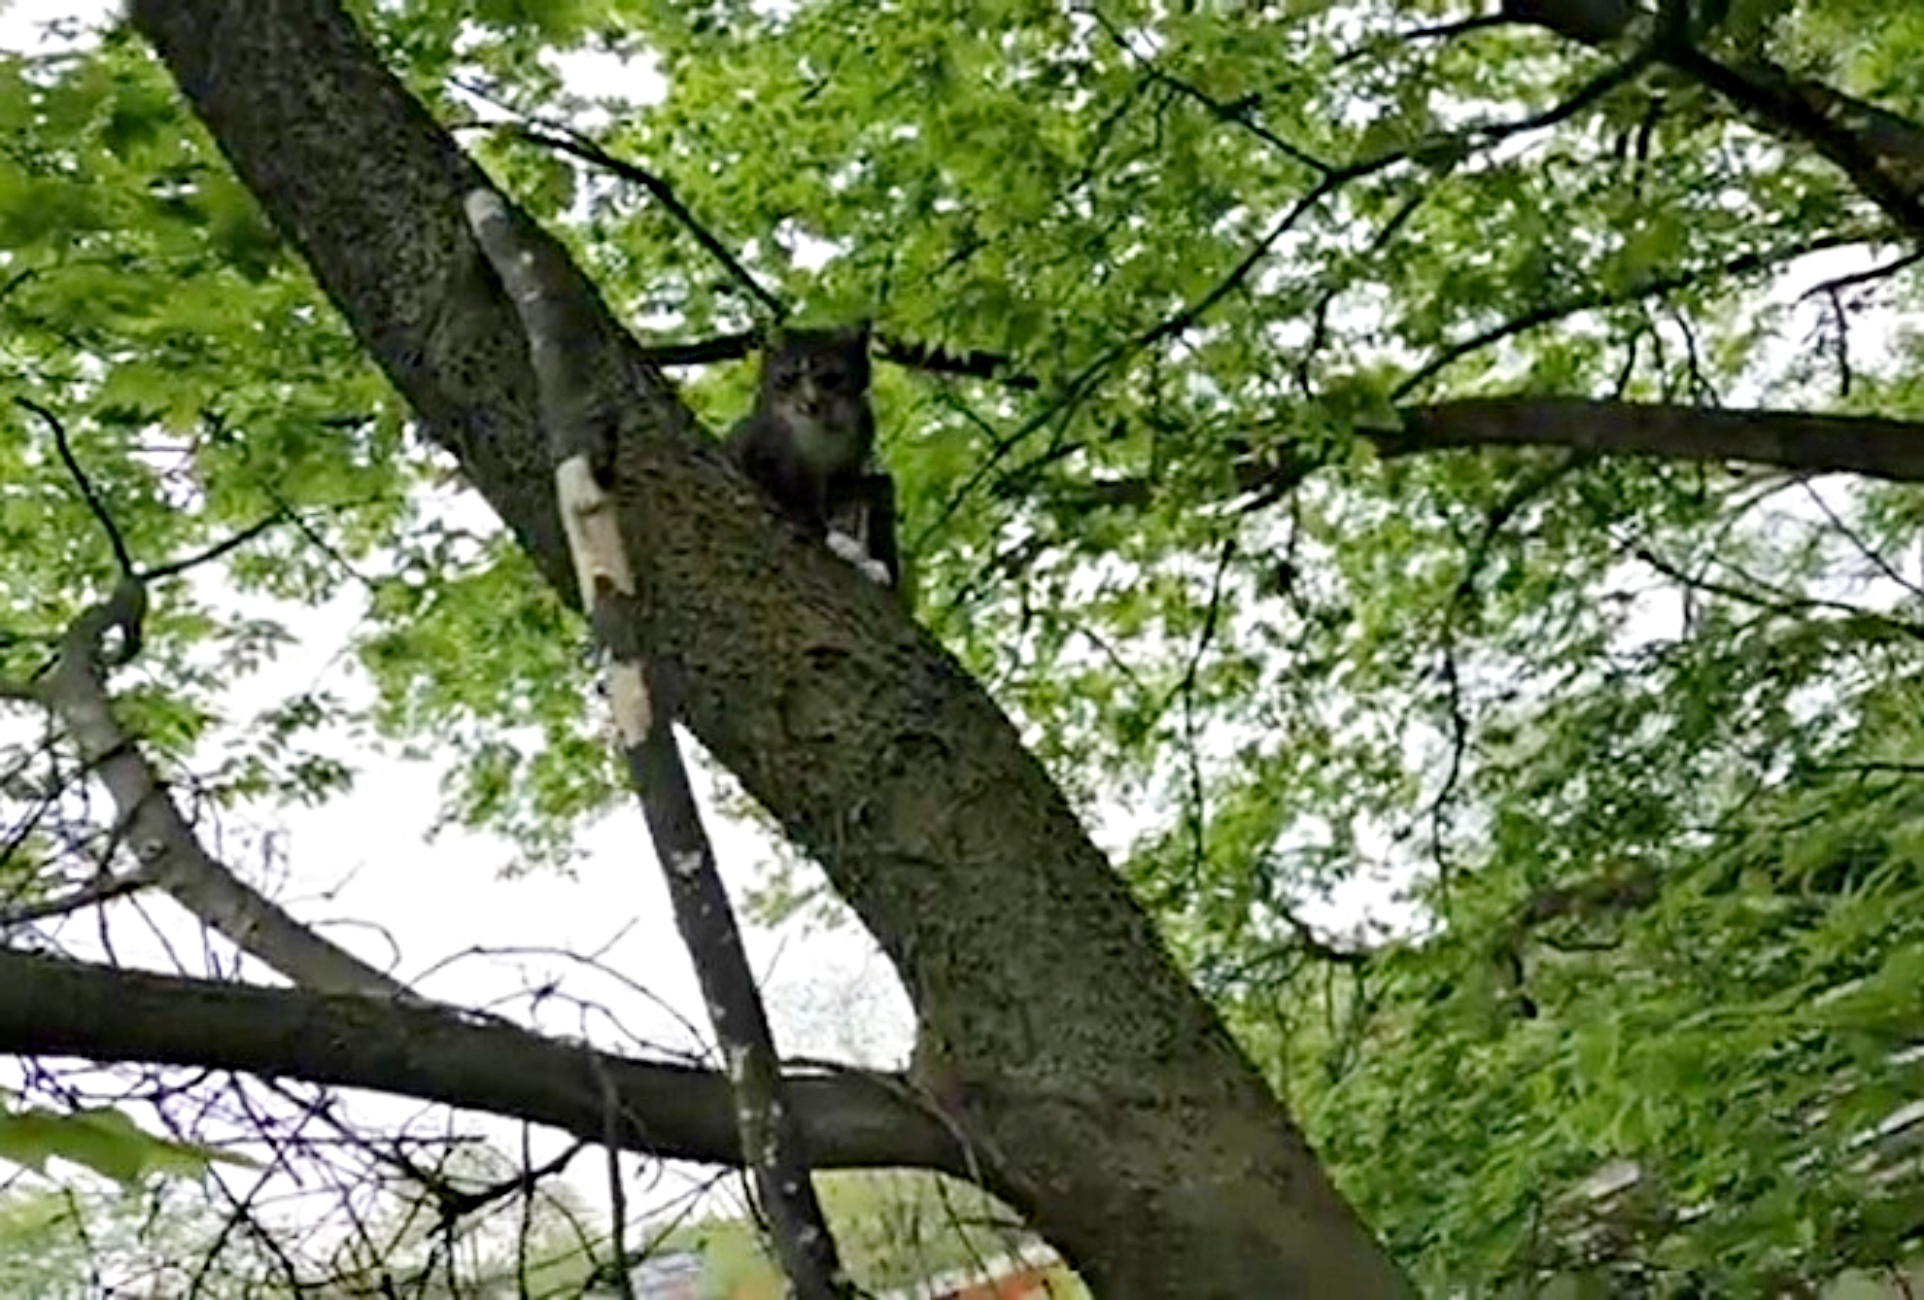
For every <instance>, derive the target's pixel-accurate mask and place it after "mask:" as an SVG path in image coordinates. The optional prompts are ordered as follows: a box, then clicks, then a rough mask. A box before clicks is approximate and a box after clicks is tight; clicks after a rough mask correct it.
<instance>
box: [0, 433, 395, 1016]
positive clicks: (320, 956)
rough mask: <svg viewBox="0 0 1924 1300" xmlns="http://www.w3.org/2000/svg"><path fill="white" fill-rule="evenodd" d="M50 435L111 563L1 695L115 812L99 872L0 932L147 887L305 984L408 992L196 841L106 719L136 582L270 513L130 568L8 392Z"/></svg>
mask: <svg viewBox="0 0 1924 1300" xmlns="http://www.w3.org/2000/svg"><path fill="white" fill-rule="evenodd" d="M14 400H15V403H16V404H17V405H18V406H20V407H21V408H22V409H24V410H26V411H29V412H31V413H32V414H33V415H34V416H35V417H36V418H38V419H39V420H40V421H41V422H42V423H43V424H45V425H46V426H47V427H48V429H49V430H51V432H52V434H53V438H54V445H55V447H56V448H57V449H58V451H59V453H60V459H61V463H62V464H64V465H65V466H66V468H67V472H68V474H69V475H71V476H72V478H73V481H74V485H75V487H76V489H77V490H78V491H79V492H80V494H81V496H82V498H83V499H84V500H85V501H86V503H87V507H88V509H89V510H91V511H92V512H93V515H94V517H95V519H97V520H98V521H99V523H100V526H101V528H102V530H103V531H104V532H105V533H106V535H107V540H108V544H109V545H110V546H111V548H112V550H113V554H114V560H115V563H116V564H117V565H118V566H119V568H120V579H119V581H118V582H117V583H116V584H115V586H114V589H113V592H112V593H111V594H110V595H109V596H108V597H107V598H106V599H105V600H102V601H100V602H98V603H97V604H94V605H91V606H89V607H88V608H87V609H85V610H83V611H82V612H81V613H80V615H79V617H77V618H75V619H74V621H73V623H72V625H71V626H70V627H68V629H67V630H66V632H65V633H63V634H62V635H61V637H60V641H59V644H58V647H57V648H56V650H55V652H54V654H53V657H52V659H51V660H50V661H49V662H48V663H47V664H46V665H44V666H43V667H42V669H41V670H40V671H39V672H38V673H36V674H34V676H33V677H32V678H31V679H30V680H28V681H12V680H7V679H4V678H0V700H15V701H20V702H24V703H32V704H38V705H40V706H42V707H43V708H45V709H47V710H48V711H50V712H51V713H53V715H54V716H55V717H57V718H58V719H59V720H60V722H61V724H62V725H63V726H64V727H65V729H66V731H67V734H68V735H69V737H70V738H71V739H72V741H73V744H74V746H75V748H76V749H77V750H78V751H79V754H80V757H81V761H82V762H84V763H85V764H86V765H87V767H88V768H90V769H91V770H92V771H93V772H94V773H95V774H96V775H97V776H98V777H99V778H100V781H101V784H103V785H104V786H106V788H107V791H108V793H109V794H110V795H111V796H112V798H113V801H114V806H115V809H116V811H117V813H118V818H117V820H116V822H115V825H114V829H113V835H112V838H111V840H110V842H109V847H108V849H107V852H106V854H105V855H103V858H102V863H101V866H102V871H103V874H102V877H101V879H100V880H98V881H96V882H95V883H93V884H91V885H88V886H86V887H84V888H82V889H79V890H77V891H75V892H73V893H71V894H69V895H67V896H65V897H64V898H61V899H56V900H47V901H44V902H39V903H34V904H30V905H28V906H26V907H23V908H16V909H9V910H0V933H3V932H5V931H6V930H10V929H14V928H17V927H19V926H22V925H28V924H32V923H33V922H34V921H37V920H41V919H44V918H46V917H48V916H51V915H57V914H61V913H65V912H72V911H77V910H79V909H81V908H83V907H88V906H92V905H94V904H97V903H100V902H104V901H106V900H107V899H109V898H114V897H118V896H120V895H122V894H127V893H131V892H134V891H136V890H139V889H142V888H145V887H147V886H149V885H153V886H157V887H159V888H160V889H162V890H164V891H165V892H166V893H167V894H168V895H169V896H171V897H172V898H173V899H174V901H175V902H177V903H179V904H180V905H181V906H182V907H184V908H186V909H187V910H188V911H189V912H191V913H192V914H193V915H194V916H195V917H197V918H198V919H199V920H200V921H201V922H202V924H204V925H206V926H207V927H208V928H209V929H211V930H213V931H214V932H215V933H216V934H219V935H221V936H223V937H224V938H226V939H227V940H229V941H230V942H231V943H233V944H234V946H235V947H237V948H239V949H240V950H241V951H242V952H244V953H246V954H247V955H248V956H250V957H253V958H255V959H256V960H258V961H261V962H264V963H265V964H266V965H268V966H270V967H272V968H273V969H274V970H277V971H279V972H280V973H281V974H282V975H285V976H286V977H287V978H289V979H291V980H293V981H294V982H295V983H297V984H301V985H303V986H305V987H307V988H310V989H314V990H317V991H320V992H327V993H359V994H364V995H369V996H376V997H387V998H402V997H407V996H409V994H408V990H407V988H406V986H405V985H403V984H402V983H400V982H399V981H397V980H395V979H394V978H393V977H391V976H389V975H387V974H386V973H385V972H382V971H380V970H377V969H376V968H374V967H372V966H370V965H368V964H367V963H366V962H364V961H362V960H361V959H360V958H358V957H356V956H354V955H353V954H352V953H350V952H348V951H347V950H346V949H345V948H342V947H340V946H338V945H337V944H335V943H333V942H331V941H330V940H328V939H325V938H323V937H322V936H320V935H319V934H317V933H315V932H314V931H313V930H311V929H309V928H308V927H307V926H305V925H302V924H301V923H300V922H299V921H296V920H295V919H294V918H293V916H292V915H290V914H289V913H288V912H287V911H286V910H285V909H283V908H282V907H280V905H279V904H277V903H275V902H274V901H273V900H271V899H269V898H268V897H266V896H265V895H263V894H262V893H260V892H259V891H258V890H256V889H255V888H254V887H253V886H251V885H249V884H248V883H247V882H246V881H244V880H242V879H241V878H240V876H239V875H237V874H236V873H235V872H234V870H233V869H232V868H231V867H229V866H227V865H226V864H225V863H223V862H221V861H219V860H217V859H216V858H214V857H213V856H212V855H211V854H209V853H208V852H207V850H206V849H205V848H204V847H202V845H201V843H200V840H199V838H198V837H197V836H196V835H195V834H194V829H193V826H192V824H191V823H190V822H189V821H188V818H187V816H186V814H184V813H183V812H182V811H181V809H180V805H179V804H178V803H176V802H175V800H174V797H173V795H172V794H171V793H170V792H169V791H168V789H167V784H166V782H165V781H164V780H163V779H162V777H161V775H160V773H159V772H158V771H157V770H156V769H155V767H154V765H153V763H152V761H151V760H150V759H149V758H148V757H147V755H146V754H145V753H144V752H143V751H142V750H141V748H140V746H139V744H138V743H137V742H136V740H135V738H134V737H133V736H131V735H130V734H128V732H127V730H126V729H125V728H124V727H123V726H122V725H121V722H120V719H119V718H118V717H117V716H116V715H115V713H114V708H113V701H112V697H111V696H110V695H109V693H108V689H107V677H108V674H109V673H111V672H112V671H113V670H114V669H116V668H121V667H124V666H126V665H127V664H129V663H131V662H132V661H133V659H134V657H135V656H136V655H138V654H139V653H140V648H141V625H142V623H143V621H144V620H145V618H146V614H147V587H148V584H149V583H150V582H152V581H154V580H155V579H158V578H165V577H170V576H172V575H175V574H178V573H182V572H185V571H186V570H188V569H191V568H193V567H195V566H196V565H199V564H205V563H207V562H209V561H211V560H215V559H218V558H219V557H221V556H222V555H225V554H226V553H228V552H229V551H231V550H233V549H235V548H236V547H238V546H241V545H243V544H245V543H247V542H249V541H251V540H253V539H254V538H255V537H257V536H259V535H260V534H261V533H263V532H265V531H266V530H267V529H268V528H270V527H272V526H273V525H275V524H277V523H280V522H282V520H283V519H284V518H285V517H286V514H285V512H277V513H276V514H274V515H270V516H269V517H268V518H266V519H264V520H262V521H260V522H259V523H257V524H255V525H253V526H252V527H250V528H246V529H243V530H242V531H240V532H239V533H236V534H234V535H233V536H231V537H228V538H226V539H225V540H223V541H221V542H218V543H216V544H215V545H213V546H211V547H209V548H207V549H206V550H205V551H203V552H201V553H199V554H197V555H193V556H190V557H187V558H184V559H180V560H175V561H172V562H170V563H168V564H164V565H159V566H156V567H154V568H151V569H148V570H145V571H144V572H143V571H140V570H137V569H136V568H135V566H134V560H133V556H132V554H131V553H130V551H129V550H128V547H127V544H126V541H125V540H124V538H123V536H122V534H121V531H120V529H119V528H118V527H117V526H116V525H115V523H114V520H113V517H112V515H111V514H110V513H109V512H108V510H107V508H106V504H105V502H104V501H103V499H102V498H101V496H100V494H99V492H98V491H96V490H95V488H94V485H93V483H92V482H91V480H89V479H88V477H87V474H86V471H85V470H84V469H83V468H82V467H81V465H80V462H79V460H78V459H77V458H76V457H75V455H74V453H73V449H72V447H71V446H70V444H69V442H68V439H67V432H66V429H65V427H64V426H63V425H62V424H61V422H60V420H59V419H58V418H57V417H56V416H55V415H54V414H53V413H52V412H51V411H49V410H47V409H46V408H44V407H42V406H39V405H37V404H36V403H34V402H32V401H29V400H27V399H26V398H15V399H14ZM123 843H124V844H126V845H127V846H128V847H129V848H131V850H132V851H133V854H134V857H135V859H136V860H137V861H138V863H139V865H138V866H137V867H136V868H135V869H134V870H133V871H131V872H129V873H126V874H124V875H114V874H111V873H110V872H108V870H107V868H108V866H109V864H110V860H111V858H112V856H113V849H114V848H115V847H117V846H119V845H121V844H123Z"/></svg>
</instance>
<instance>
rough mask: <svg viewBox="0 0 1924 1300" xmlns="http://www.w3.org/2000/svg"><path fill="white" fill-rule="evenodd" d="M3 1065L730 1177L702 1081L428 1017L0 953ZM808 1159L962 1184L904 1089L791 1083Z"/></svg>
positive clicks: (728, 1124)
mask: <svg viewBox="0 0 1924 1300" xmlns="http://www.w3.org/2000/svg"><path fill="white" fill-rule="evenodd" d="M0 1052H4V1053H7V1054H9V1055H17V1056H73V1057H81V1058H84V1059H86V1060H89V1061H100V1062H117V1063H130V1064H131V1063H141V1064H150V1065H177V1066H184V1067H190V1068H196V1069H207V1070H233V1071H237V1072H242V1073H247V1074H257V1075H261V1076H263V1077H266V1078H282V1079H300V1080H302V1081H304V1082H307V1083H315V1084H325V1085H333V1086H337V1087H347V1088H367V1089H370V1090H372V1091H375V1092H386V1093H392V1094H395V1095H399V1096H407V1097H417V1098H420V1099H422V1100H424V1101H436V1102H442V1103H445V1104H447V1105H450V1106H460V1107H463V1108H465V1109H468V1110H476V1111H486V1112H489V1113H492V1114H496V1115H505V1116H508V1117H510V1118H513V1119H521V1120H526V1121H528V1122H530V1123H535V1124H548V1125H552V1126H554V1127H555V1128H559V1129H562V1130H564V1131H566V1132H569V1133H573V1134H575V1135H576V1136H578V1137H581V1138H583V1139H585V1140H588V1141H592V1142H600V1141H602V1140H603V1137H604V1135H605V1134H606V1133H607V1131H608V1129H609V1119H610V1115H609V1107H608V1104H607V1101H606V1090H607V1089H608V1088H610V1087H612V1089H613V1091H614V1098H615V1109H616V1111H617V1114H616V1115H615V1116H614V1117H613V1118H614V1119H615V1124H614V1127H615V1129H616V1132H617V1137H618V1140H619V1142H620V1144H621V1145H622V1146H623V1147H624V1148H626V1149H627V1150H631V1151H639V1152H645V1153H648V1154H652V1155H657V1156H661V1157H663V1158H665V1159H675V1160H697V1161H703V1162H707V1163H714V1164H724V1165H739V1164H741V1163H742V1159H741V1146H740V1142H739V1140H738V1139H737V1137H736V1132H735V1117H734V1102H733V1100H732V1097H731V1095H730V1091H729V1087H728V1081H727V1080H726V1079H724V1078H723V1077H722V1076H721V1075H720V1074H718V1073H716V1072H714V1071H712V1070H699V1069H695V1068H692V1067H689V1066H682V1065H671V1064H667V1063H664V1062H654V1061H636V1060H631V1059H628V1058H625V1057H620V1056H614V1055H610V1054H608V1053H603V1052H597V1051H594V1050H592V1049H590V1048H588V1047H585V1046H583V1045H582V1044H580V1043H568V1042H559V1041H556V1040H553V1039H548V1038H543V1037H541V1036H540V1035H538V1034H534V1033H531V1032H529V1031H528V1030H525V1029H522V1028H520V1027H518V1026H515V1025H510V1024H507V1023H505V1022H500V1021H492V1020H484V1019H482V1018H479V1017H475V1016H470V1015H466V1014H464V1013H461V1012H458V1011H453V1010H449V1009H446V1008H442V1007H436V1006H432V1005H429V1004H425V1003H399V1002H393V1001H390V1000H388V999H385V998H369V997H362V996H358V995H354V994H322V993H312V992H308V991H305V990H293V989H268V988H260V987H257V986H253V985H245V984H223V983H216V982H214V981H211V980H195V979H182V978H179V977H177V976H171V975H152V974H147V973H145V972H132V971H121V970H114V969H111V968H109V967H105V966H95V965H91V964H88V963H84V962H75V961H68V960H66V959H64V958H58V957H48V956H43V955H40V954H35V953H24V952H12V951H5V950H0ZM788 1088H789V1095H790V1097H791V1098H793V1100H794V1105H795V1108H796V1111H797V1112H798V1114H799V1116H800V1119H801V1126H802V1129H803V1132H804V1134H805V1141H806V1144H807V1147H808V1153H809V1158H810V1159H811V1160H812V1161H813V1162H814V1163H815V1164H816V1165H818V1166H820V1167H823V1168H831V1167H832V1168H850V1167H858V1166H875V1165H902V1166H909V1167H914V1168H923V1169H938V1170H941V1171H943V1172H945V1173H951V1174H955V1175H957V1176H965V1175H966V1171H967V1169H968V1167H969V1164H968V1159H967V1157H966V1155H965V1153H964V1152H962V1151H961V1150H960V1149H959V1148H958V1146H957V1144H956V1141H955V1138H954V1137H953V1136H952V1135H951V1133H950V1131H949V1130H948V1129H947V1128H946V1127H945V1126H944V1125H943V1124H942V1123H941V1122H940V1121H939V1120H938V1119H936V1118H935V1117H934V1116H932V1115H929V1114H927V1113H925V1112H923V1111H922V1110H920V1109H919V1108H917V1107H916V1106H915V1105H914V1104H912V1102H911V1100H910V1098H911V1096H912V1094H911V1092H910V1090H909V1089H908V1087H907V1086H906V1084H905V1083H904V1082H902V1081H901V1080H900V1079H898V1078H896V1077H894V1076H889V1075H870V1074H867V1073H864V1072H860V1071H850V1072H848V1073H845V1074H806V1075H799V1076H796V1077H794V1078H791V1079H790V1080H789V1081H788Z"/></svg>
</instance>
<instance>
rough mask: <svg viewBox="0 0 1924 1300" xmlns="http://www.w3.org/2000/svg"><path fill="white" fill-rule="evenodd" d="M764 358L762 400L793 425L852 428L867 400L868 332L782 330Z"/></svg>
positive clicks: (855, 329) (769, 343) (854, 330)
mask: <svg viewBox="0 0 1924 1300" xmlns="http://www.w3.org/2000/svg"><path fill="white" fill-rule="evenodd" d="M767 348H768V350H767V353H766V355H765V356H764V358H763V361H762V388H763V391H764V401H765V403H766V404H768V405H770V406H771V407H772V408H773V409H778V410H780V411H782V412H784V413H785V414H786V415H787V416H788V417H789V418H790V419H791V420H792V421H794V422H795V423H797V424H802V425H808V426H813V427H815V428H819V429H824V430H834V429H848V428H853V427H854V426H855V425H856V424H857V423H858V422H859V421H860V419H861V416H862V412H863V409H864V407H865V404H866V402H867V400H868V384H869V361H868V330H867V328H866V327H862V326H858V327H855V328H853V329H838V330H784V331H782V332H780V333H779V334H776V335H774V336H773V337H771V338H770V339H769V341H768V345H767Z"/></svg>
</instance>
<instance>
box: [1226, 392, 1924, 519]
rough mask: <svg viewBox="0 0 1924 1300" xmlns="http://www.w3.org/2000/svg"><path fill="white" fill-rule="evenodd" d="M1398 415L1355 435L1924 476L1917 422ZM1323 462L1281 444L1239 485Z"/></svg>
mask: <svg viewBox="0 0 1924 1300" xmlns="http://www.w3.org/2000/svg"><path fill="white" fill-rule="evenodd" d="M1402 415H1403V427H1402V428H1401V429H1398V430H1395V431H1390V430H1369V429H1359V430H1358V431H1357V436H1358V437H1359V438H1363V439H1365V440H1366V441H1368V442H1369V443H1370V444H1371V445H1372V446H1373V447H1374V448H1375V449H1376V453H1377V455H1379V456H1382V457H1385V458H1389V457H1396V456H1416V455H1422V454H1424V453H1426V452H1433V451H1447V450H1451V449H1454V448H1471V447H1563V448H1569V449H1572V450H1578V451H1590V452H1599V453H1607V454H1612V455H1642V456H1660V457H1663V458H1665V459H1667V460H1707V461H1732V462H1737V463H1748V464H1753V465H1770V466H1774V467H1777V468H1780V469H1787V470H1791V471H1794V472H1799V473H1807V474H1860V475H1863V476H1865V477H1867V478H1881V479H1890V480H1892V481H1895V482H1901V483H1916V482H1924V422H1921V421H1912V420H1891V419H1883V418H1879V417H1876V416H1866V415H1812V414H1806V413H1804V412H1801V411H1759V410H1727V409H1722V408H1717V407H1706V406H1679V405H1674V404H1668V403H1643V402H1613V401H1604V400H1595V401H1593V400H1588V399H1585V398H1576V397H1490V398H1473V399H1468V400H1465V401H1461V402H1439V403H1437V404H1435V405H1433V406H1417V407H1409V408H1407V409H1405V410H1404V411H1403V412H1402ZM1322 464H1323V461H1322V458H1321V457H1320V456H1315V455H1302V454H1298V453H1296V452H1295V451H1294V449H1293V448H1292V447H1291V446H1290V445H1289V444H1288V443H1287V442H1283V443H1279V444H1277V446H1276V449H1275V450H1273V451H1270V452H1267V453H1264V454H1261V455H1258V456H1253V457H1251V458H1249V459H1247V460H1245V461H1244V462H1243V463H1242V465H1241V467H1240V469H1239V471H1238V474H1237V483H1238V486H1239V487H1240V488H1242V489H1243V490H1244V491H1247V492H1254V493H1256V494H1257V499H1258V501H1259V502H1267V501H1271V500H1274V499H1276V498H1277V497H1279V496H1281V495H1282V494H1283V493H1285V492H1287V491H1289V489H1291V488H1293V487H1295V486H1296V485H1297V484H1298V483H1300V482H1302V481H1303V480H1304V479H1305V478H1307V477H1308V476H1309V475H1310V474H1312V473H1314V472H1315V471H1316V470H1317V469H1319V468H1321V467H1322Z"/></svg>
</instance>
